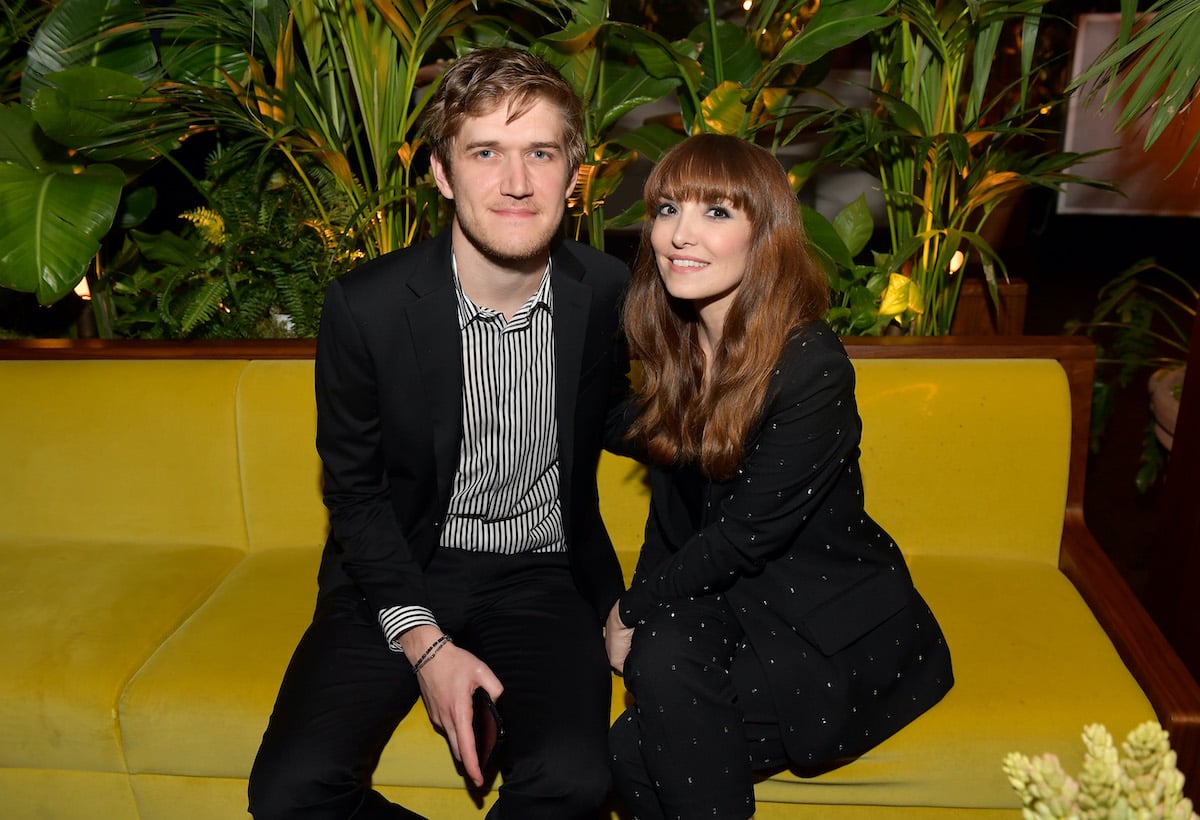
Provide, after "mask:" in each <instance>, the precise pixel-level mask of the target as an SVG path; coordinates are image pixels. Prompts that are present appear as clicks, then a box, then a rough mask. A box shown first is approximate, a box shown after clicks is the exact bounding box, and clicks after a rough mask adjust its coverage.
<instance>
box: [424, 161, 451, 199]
mask: <svg viewBox="0 0 1200 820" xmlns="http://www.w3.org/2000/svg"><path fill="white" fill-rule="evenodd" d="M429 166H430V168H431V169H432V170H433V179H434V181H435V182H437V187H438V190H439V191H441V192H442V196H444V197H445V198H446V199H449V200H453V199H454V189H453V188H452V187H450V174H449V170H450V169H449V168H446V167H445V166H444V165H442V161H441V160H439V159H438V158H437V155H436V154H431V155H430V157H429Z"/></svg>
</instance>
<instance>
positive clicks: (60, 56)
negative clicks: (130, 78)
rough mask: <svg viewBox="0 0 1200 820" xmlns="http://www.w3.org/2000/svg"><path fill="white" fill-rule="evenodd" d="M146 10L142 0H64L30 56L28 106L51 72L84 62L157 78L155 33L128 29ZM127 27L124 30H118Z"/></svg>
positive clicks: (24, 84) (24, 91)
mask: <svg viewBox="0 0 1200 820" xmlns="http://www.w3.org/2000/svg"><path fill="white" fill-rule="evenodd" d="M142 15H143V11H142V9H141V7H140V6H139V4H138V3H137V2H136V0H61V2H59V4H58V6H57V7H56V8H55V9H54V11H52V12H51V13H50V15H49V17H47V18H46V20H45V22H44V23H42V25H41V26H39V27H38V30H37V34H36V35H35V36H34V38H33V42H32V43H30V46H29V52H28V54H27V55H26V65H25V73H24V75H23V77H22V78H21V99H22V100H24V101H25V103H26V104H28V103H29V102H30V101H31V100H32V99H33V97H34V95H35V94H36V93H37V92H38V91H39V90H40V89H42V88H43V87H45V86H46V85H48V84H50V81H49V75H51V74H54V73H55V72H58V71H62V70H63V69H66V68H72V67H74V66H81V65H93V66H102V67H105V68H111V69H114V70H116V71H122V72H124V73H126V74H132V75H134V76H135V77H138V78H139V79H141V80H144V81H146V82H151V81H153V80H154V79H155V78H157V76H158V55H157V53H156V52H155V49H154V42H153V40H152V39H151V32H150V31H149V29H147V28H145V27H133V26H129V27H127V24H129V23H133V22H136V21H139V20H140V19H141V18H142ZM116 27H121V28H120V30H119V31H114V28H116Z"/></svg>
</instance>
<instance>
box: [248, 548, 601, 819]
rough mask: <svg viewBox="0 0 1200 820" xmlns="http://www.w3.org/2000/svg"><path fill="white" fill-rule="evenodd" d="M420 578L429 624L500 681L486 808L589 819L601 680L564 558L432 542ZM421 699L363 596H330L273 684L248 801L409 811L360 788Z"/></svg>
mask: <svg viewBox="0 0 1200 820" xmlns="http://www.w3.org/2000/svg"><path fill="white" fill-rule="evenodd" d="M426 583H427V588H428V589H429V592H430V595H431V599H432V601H433V603H434V607H435V608H434V612H435V614H436V616H437V618H438V622H439V625H440V626H442V628H443V629H444V630H445V631H446V632H447V633H448V634H450V636H451V637H452V638H453V639H454V642H455V643H456V644H457V645H459V646H461V647H462V648H464V649H467V650H469V651H471V652H473V653H474V654H476V655H477V656H478V657H479V658H480V659H481V660H483V661H484V662H485V663H487V664H488V665H489V666H490V667H491V669H492V671H493V672H495V673H496V675H497V677H499V678H500V681H501V683H503V684H504V687H505V689H504V694H503V695H502V696H501V698H500V700H499V701H498V704H497V705H498V708H499V709H500V712H501V716H502V718H503V720H504V723H505V730H506V732H507V735H508V737H507V740H506V742H505V746H504V753H503V756H502V758H501V774H502V776H503V781H504V782H503V785H502V786H501V788H500V790H499V799H498V800H497V802H496V805H495V806H494V807H493V809H492V811H491V812H489V814H488V817H489V818H493V819H495V818H502V819H503V820H542V819H543V818H544V820H569V819H570V818H580V820H585V819H586V820H594V818H595V817H596V816H597V814H598V812H599V807H600V806H601V805H602V804H603V802H604V801H605V799H606V797H607V795H608V791H609V785H610V775H609V769H608V763H607V755H606V745H607V741H606V735H607V730H608V718H609V708H610V707H609V704H610V697H611V686H612V679H611V676H610V674H609V669H608V661H607V658H606V656H605V652H604V644H603V636H602V633H601V630H600V626H599V624H598V622H597V616H596V614H595V612H594V610H593V609H592V608H591V606H589V605H588V603H587V602H586V601H584V600H583V599H582V598H581V597H580V595H579V593H578V591H577V590H576V588H575V585H574V583H573V582H572V580H571V573H570V570H569V568H568V566H567V559H566V556H564V555H561V554H556V555H520V556H502V555H490V554H481V553H473V552H467V551H463V550H448V549H440V550H438V553H437V555H436V556H435V557H434V559H433V561H432V562H431V564H430V566H429V568H428V569H427V572H426ZM419 697H420V688H419V686H418V683H417V680H416V675H414V674H413V672H412V670H411V668H410V666H409V662H408V661H407V660H406V659H405V658H404V656H403V655H401V654H400V653H397V652H392V651H391V650H390V649H389V648H388V647H387V645H386V643H385V641H384V639H383V634H382V632H381V631H380V628H379V622H378V620H377V614H376V613H374V612H370V611H369V607H368V606H367V604H366V602H365V601H364V600H363V599H362V598H361V596H359V595H356V594H353V593H352V592H350V591H347V592H346V593H345V594H334V595H331V596H327V597H326V598H325V599H323V600H322V601H321V602H319V603H318V606H317V611H316V613H315V615H314V618H313V622H312V624H311V625H310V626H309V627H308V630H307V631H306V632H305V634H304V636H303V638H302V639H301V641H300V643H299V645H298V646H297V647H296V651H295V653H294V654H293V656H292V660H291V663H290V665H289V666H288V669H287V672H286V673H285V675H284V679H283V683H282V685H281V686H280V690H279V695H278V698H277V699H276V702H275V709H274V711H273V713H272V715H271V720H270V723H269V725H268V727H267V730H266V732H265V734H264V736H263V742H262V746H261V747H260V748H259V752H258V757H257V759H256V760H255V763H254V768H253V770H252V772H251V775H250V789H249V793H250V794H249V796H250V812H251V813H252V814H253V815H254V816H255V817H256V818H260V820H263V819H264V818H289V819H290V820H299V819H300V818H330V820H332V819H333V818H339V819H340V818H351V817H353V818H414V817H419V815H417V814H414V813H413V812H411V811H408V810H406V809H403V808H401V807H399V806H396V805H394V804H391V803H389V802H387V801H386V800H385V799H384V798H383V797H382V796H381V795H380V794H379V793H378V792H376V791H374V790H373V789H372V788H371V776H372V773H373V771H374V769H375V766H376V764H377V762H378V760H379V755H380V753H381V752H382V751H383V748H384V746H385V745H386V744H387V742H388V740H389V739H390V738H391V736H392V732H393V731H394V730H395V728H396V726H397V725H398V724H399V723H400V721H401V720H402V719H403V718H404V717H405V716H406V715H407V714H408V713H409V711H410V710H411V709H412V708H413V706H414V705H415V704H416V702H417V700H418V699H419ZM446 754H447V755H449V754H450V750H449V746H448V745H447V747H446ZM466 785H467V781H466V780H465V779H464V788H465V787H466Z"/></svg>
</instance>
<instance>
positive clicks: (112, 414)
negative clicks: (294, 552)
mask: <svg viewBox="0 0 1200 820" xmlns="http://www.w3.org/2000/svg"><path fill="white" fill-rule="evenodd" d="M244 366H245V365H244V363H243V362H237V361H224V362H222V361H186V362H179V361H149V360H140V361H0V383H2V384H3V385H4V389H5V392H6V396H5V400H4V401H3V402H0V430H4V431H6V432H5V435H4V461H5V465H4V469H3V470H2V471H0V521H3V522H4V526H3V527H2V528H0V542H3V543H7V544H13V545H16V546H19V547H24V546H35V545H37V544H41V543H47V542H55V543H68V544H88V543H101V544H102V543H105V542H107V541H111V540H114V539H117V538H119V539H120V541H121V543H122V544H131V545H138V544H142V545H148V546H154V547H158V548H161V547H164V546H168V545H171V544H179V545H189V546H214V545H216V546H232V547H239V548H241V549H245V545H246V533H245V526H244V523H243V521H242V513H241V509H242V501H241V488H240V487H239V486H238V482H237V475H238V473H237V449H236V430H235V429H234V414H233V406H232V403H231V401H230V397H231V396H232V394H233V390H234V387H235V384H236V382H237V379H238V377H239V375H240V373H241V370H242V368H243V367H244Z"/></svg>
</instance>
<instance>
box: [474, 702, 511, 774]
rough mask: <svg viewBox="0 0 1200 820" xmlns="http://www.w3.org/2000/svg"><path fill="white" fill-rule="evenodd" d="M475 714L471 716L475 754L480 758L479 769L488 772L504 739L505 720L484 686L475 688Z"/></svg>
mask: <svg viewBox="0 0 1200 820" xmlns="http://www.w3.org/2000/svg"><path fill="white" fill-rule="evenodd" d="M471 706H472V709H473V710H474V714H473V715H472V718H471V724H472V728H473V729H474V731H475V754H476V756H477V757H478V759H479V770H480V771H481V772H485V773H486V772H487V770H488V769H490V768H491V767H492V766H493V765H494V764H495V762H496V751H497V749H499V747H500V744H501V743H502V742H503V741H504V721H503V720H501V719H500V710H499V709H497V708H496V704H495V702H494V701H493V700H492V697H491V695H489V694H488V693H487V690H485V689H484V688H483V687H482V686H481V687H479V688H478V689H476V690H475V695H474V697H473V698H472V703H471Z"/></svg>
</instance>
